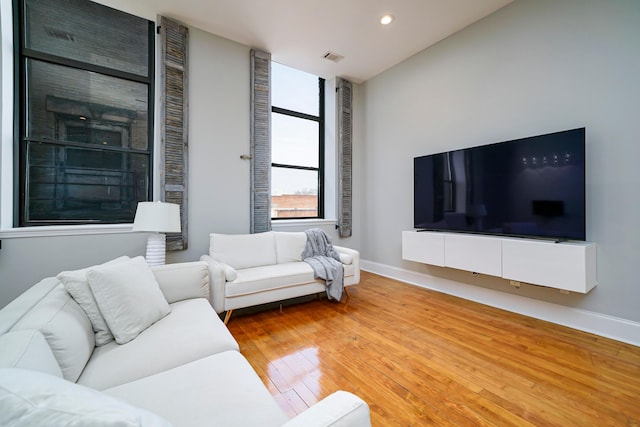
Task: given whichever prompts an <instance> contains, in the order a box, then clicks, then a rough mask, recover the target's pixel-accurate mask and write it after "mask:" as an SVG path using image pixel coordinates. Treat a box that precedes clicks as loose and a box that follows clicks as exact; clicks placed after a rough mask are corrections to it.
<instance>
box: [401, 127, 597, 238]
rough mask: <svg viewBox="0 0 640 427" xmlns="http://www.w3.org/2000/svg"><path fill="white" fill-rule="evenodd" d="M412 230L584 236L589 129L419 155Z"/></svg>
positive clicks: (415, 176) (415, 167)
mask: <svg viewBox="0 0 640 427" xmlns="http://www.w3.org/2000/svg"><path fill="white" fill-rule="evenodd" d="M413 167H414V205H413V209H414V210H413V218H414V228H417V229H421V230H438V231H453V232H469V233H483V234H494V235H502V236H519V237H538V238H546V239H556V240H585V237H586V232H585V228H586V227H585V225H586V221H585V128H579V129H573V130H567V131H562V132H556V133H550V134H546V135H539V136H532V137H529V138H522V139H517V140H513V141H507V142H500V143H495V144H490V145H483V146H479V147H472V148H466V149H462V150H454V151H449V152H446V153H438V154H431V155H427V156H421V157H416V158H414V166H413Z"/></svg>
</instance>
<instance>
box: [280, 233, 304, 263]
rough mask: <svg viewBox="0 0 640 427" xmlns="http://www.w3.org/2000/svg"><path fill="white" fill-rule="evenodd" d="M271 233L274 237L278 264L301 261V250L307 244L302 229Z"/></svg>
mask: <svg viewBox="0 0 640 427" xmlns="http://www.w3.org/2000/svg"><path fill="white" fill-rule="evenodd" d="M273 235H274V237H275V239H276V257H277V261H278V264H281V263H284V262H297V261H302V251H304V247H305V245H306V244H307V235H306V234H305V233H304V231H300V232H289V231H274V232H273Z"/></svg>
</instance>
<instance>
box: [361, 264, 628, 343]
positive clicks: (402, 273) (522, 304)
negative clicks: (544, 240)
mask: <svg viewBox="0 0 640 427" xmlns="http://www.w3.org/2000/svg"><path fill="white" fill-rule="evenodd" d="M360 268H361V269H362V270H365V271H369V272H371V273H375V274H378V275H380V276H385V277H389V278H392V279H396V280H399V281H401V282H405V283H408V284H411V285H415V286H419V287H421V288H426V289H432V290H434V291H438V292H442V293H445V294H449V295H454V296H457V297H460V298H464V299H467V300H470V301H475V302H479V303H481V304H485V305H488V306H491V307H496V308H500V309H502V310H507V311H511V312H514V313H518V314H522V315H525V316H529V317H534V318H536V319H540V320H546V321H548V322H552V323H556V324H558V325H563V326H568V327H570V328H574V329H578V330H580V331H584V332H589V333H592V334H596V335H600V336H603V337H606V338H611V339H614V340H617V341H622V342H626V343H628V344H632V345H636V346H640V323H637V322H633V321H630V320H626V319H621V318H618V317H613V316H608V315H605V314H600V313H596V312H593V311H587V310H582V309H579V308H574V307H567V306H564V305H559V304H552V303H548V302H545V301H539V300H535V299H532V298H527V297H522V296H519V295H513V294H508V293H505V292H500V291H496V290H493V289H487V288H483V287H481V286H473V285H467V284H465V283H460V282H456V281H454V280H449V279H443V278H440V277H435V276H431V275H428V274H424V273H418V272H415V271H411V270H406V269H402V268H398V267H392V266H389V265H385V264H380V263H377V262H372V261H367V260H361V261H360Z"/></svg>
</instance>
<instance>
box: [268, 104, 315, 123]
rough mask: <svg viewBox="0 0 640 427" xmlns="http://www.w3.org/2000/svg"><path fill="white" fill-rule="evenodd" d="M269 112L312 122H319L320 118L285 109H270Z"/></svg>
mask: <svg viewBox="0 0 640 427" xmlns="http://www.w3.org/2000/svg"><path fill="white" fill-rule="evenodd" d="M271 111H273V112H274V113H278V114H284V115H285V116H292V117H297V118H299V119H306V120H312V121H314V122H319V121H320V116H314V115H312V114H306V113H301V112H299V111H293V110H287V109H286V108H280V107H271Z"/></svg>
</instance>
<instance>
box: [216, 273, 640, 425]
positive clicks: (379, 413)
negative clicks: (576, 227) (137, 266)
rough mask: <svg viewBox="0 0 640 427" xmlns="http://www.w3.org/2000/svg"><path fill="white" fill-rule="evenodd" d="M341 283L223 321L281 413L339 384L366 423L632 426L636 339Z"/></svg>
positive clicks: (638, 419) (369, 279)
mask: <svg viewBox="0 0 640 427" xmlns="http://www.w3.org/2000/svg"><path fill="white" fill-rule="evenodd" d="M350 294H351V298H350V300H349V301H348V303H346V304H345V303H344V300H343V303H340V304H338V303H335V302H333V303H332V302H329V301H327V300H326V299H322V300H315V301H311V302H305V303H301V304H297V305H293V306H289V307H285V308H284V310H283V312H280V310H278V309H275V310H269V311H263V312H258V313H253V314H246V315H241V314H236V313H235V312H234V317H233V318H232V319H231V321H230V322H229V325H228V327H229V329H230V330H231V333H232V334H233V335H234V337H235V338H236V340H237V341H238V342H239V344H240V351H241V352H242V353H243V354H244V355H245V357H247V359H248V360H249V362H250V363H251V365H252V366H253V367H254V368H255V370H256V371H257V372H258V374H259V375H260V377H261V378H262V380H263V381H264V383H265V384H266V385H267V386H268V388H269V390H270V391H271V393H272V395H273V396H275V397H276V399H277V400H278V402H279V403H280V405H281V407H282V408H283V409H284V410H285V411H286V412H287V413H288V414H289V415H290V416H293V415H295V414H296V413H299V412H302V411H303V410H305V409H306V408H307V407H308V406H310V405H312V404H313V403H315V402H317V401H318V400H320V399H322V398H323V397H325V396H327V395H329V394H331V393H332V392H334V391H336V390H339V389H343V390H348V391H351V392H353V393H355V394H357V395H358V396H360V397H361V398H363V399H364V400H365V401H366V402H367V403H368V404H369V406H370V408H371V420H372V424H373V425H374V426H419V425H441V426H445V425H455V426H467V425H472V426H476V425H480V426H482V425H494V426H509V425H513V426H527V425H530V426H547V425H555V426H571V425H576V426H640V347H635V346H632V345H628V344H624V343H621V342H617V341H613V340H609V339H606V338H602V337H598V336H596V335H591V334H588V333H583V332H579V331H576V330H572V329H569V328H565V327H562V326H558V325H554V324H551V323H547V322H544V321H540V320H536V319H532V318H529V317H524V316H520V315H517V314H513V313H509V312H506V311H502V310H499V309H495V308H491V307H487V306H484V305H481V304H477V303H473V302H470V301H466V300H463V299H459V298H456V297H452V296H448V295H444V294H440V293H437V292H433V291H428V290H425V289H421V288H417V287H414V286H410V285H407V284H404V283H401V282H397V281H394V280H391V279H387V278H384V277H381V276H377V275H374V274H370V273H366V272H363V274H362V280H361V282H360V285H358V286H354V287H351V288H350Z"/></svg>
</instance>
